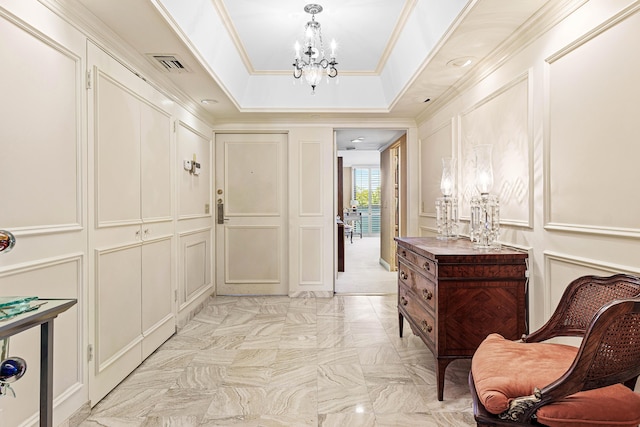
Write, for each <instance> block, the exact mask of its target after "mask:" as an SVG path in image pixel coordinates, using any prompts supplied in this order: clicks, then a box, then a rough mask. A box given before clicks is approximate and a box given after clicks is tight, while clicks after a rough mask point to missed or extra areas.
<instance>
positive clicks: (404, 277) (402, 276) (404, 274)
mask: <svg viewBox="0 0 640 427" xmlns="http://www.w3.org/2000/svg"><path fill="white" fill-rule="evenodd" d="M400 277H401V278H402V280H407V279H408V278H409V276H408V275H407V273H405V272H404V271H402V270H400Z"/></svg>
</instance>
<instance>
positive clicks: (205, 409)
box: [80, 241, 475, 427]
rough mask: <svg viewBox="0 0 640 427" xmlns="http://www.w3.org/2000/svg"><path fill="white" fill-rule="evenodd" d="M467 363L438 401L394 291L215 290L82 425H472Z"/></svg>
mask: <svg viewBox="0 0 640 427" xmlns="http://www.w3.org/2000/svg"><path fill="white" fill-rule="evenodd" d="M355 244H356V243H355V241H354V245H355ZM469 366H470V362H469V361H468V360H458V361H455V362H453V363H452V364H451V365H450V366H449V368H448V369H447V372H446V383H445V389H444V399H445V400H444V401H443V402H439V401H438V400H437V398H436V386H435V372H434V358H433V356H432V354H431V353H430V352H429V350H428V349H427V348H426V347H425V345H424V344H423V343H422V341H421V340H420V339H419V338H417V337H416V336H414V335H413V334H412V333H411V331H410V329H409V327H408V325H405V336H404V337H403V338H399V337H398V314H397V308H396V296H395V295H387V296H335V297H334V298H288V297H217V298H212V299H210V300H209V302H208V304H207V306H206V307H205V308H204V309H203V310H202V311H201V312H200V313H199V314H198V315H197V316H196V317H195V318H194V319H193V320H192V321H191V322H189V323H188V324H187V325H186V326H185V327H184V328H183V329H182V330H181V331H180V332H178V333H177V334H176V335H174V336H173V337H172V338H171V339H169V340H168V341H167V342H166V343H165V344H164V345H162V346H161V347H160V348H159V349H158V350H157V351H156V352H155V353H154V354H152V355H151V356H150V357H149V358H148V359H147V360H146V361H145V362H144V363H143V364H142V365H141V366H140V367H139V368H138V369H137V370H135V371H134V372H133V373H132V374H130V375H129V376H128V377H127V378H126V379H125V380H124V381H123V382H122V383H121V384H120V385H119V386H118V387H116V388H115V389H114V390H113V391H112V392H111V393H110V394H109V395H107V397H106V398H105V399H103V400H102V401H101V402H100V403H98V405H96V406H95V408H94V409H93V411H92V412H91V414H90V416H89V418H87V419H86V420H85V421H84V422H83V423H81V424H80V425H81V426H83V427H95V426H108V427H119V426H126V427H138V426H140V427H141V426H144V427H151V426H180V427H191V426H194V427H195V426H255V427H257V426H336V427H338V426H340V427H343V426H350V427H357V426H371V427H373V426H379V427H382V426H403V427H406V426H418V425H419V426H423V427H445V426H446V427H455V426H459V427H467V426H472V425H475V423H474V422H473V415H472V413H471V399H470V396H469V389H468V386H467V376H468V372H469Z"/></svg>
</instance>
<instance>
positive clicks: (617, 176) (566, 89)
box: [547, 12, 640, 237]
mask: <svg viewBox="0 0 640 427" xmlns="http://www.w3.org/2000/svg"><path fill="white" fill-rule="evenodd" d="M637 52H640V13H638V12H635V13H634V14H632V15H630V16H626V15H622V16H621V17H619V18H617V19H614V20H612V21H610V22H608V23H606V25H604V26H602V27H601V28H597V29H595V30H594V31H593V32H590V33H588V34H586V36H584V37H583V38H580V39H578V40H576V41H574V42H572V43H570V44H568V45H567V47H566V48H564V49H562V50H560V51H559V52H557V53H556V54H554V55H552V56H551V57H549V59H547V62H548V64H549V65H548V70H547V71H548V79H549V82H548V87H549V92H548V94H547V96H548V116H549V119H548V122H549V126H548V129H549V130H548V132H549V133H548V153H547V158H548V160H547V161H548V175H547V197H548V199H547V206H548V208H547V222H548V225H550V226H553V227H558V228H561V229H571V230H574V231H585V232H598V233H603V234H627V235H633V236H636V237H638V236H640V198H639V197H637V196H634V195H636V194H637V185H638V182H640V168H639V167H638V158H640V144H638V135H640V120H638V117H639V114H640V109H639V108H638V99H640V85H639V84H638V72H637V70H638V69H639V68H640V56H639V55H637ZM594 100H595V102H594ZM625 195H626V196H625Z"/></svg>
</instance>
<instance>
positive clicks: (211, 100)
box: [200, 99, 218, 104]
mask: <svg viewBox="0 0 640 427" xmlns="http://www.w3.org/2000/svg"><path fill="white" fill-rule="evenodd" d="M200 102H201V103H203V104H217V103H218V101H217V100H216V99H203V100H201V101H200Z"/></svg>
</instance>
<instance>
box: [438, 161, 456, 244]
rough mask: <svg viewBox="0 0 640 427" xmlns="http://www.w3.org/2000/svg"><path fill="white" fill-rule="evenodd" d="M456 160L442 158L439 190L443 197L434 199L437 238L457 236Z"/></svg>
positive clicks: (445, 238)
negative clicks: (454, 193)
mask: <svg viewBox="0 0 640 427" xmlns="http://www.w3.org/2000/svg"><path fill="white" fill-rule="evenodd" d="M455 170H456V162H455V159H454V158H452V157H444V158H443V159H442V178H441V180H440V191H442V196H443V197H438V198H437V199H436V224H437V226H438V239H441V240H448V239H456V238H458V199H457V198H456V197H455V196H454V195H453V192H454V189H455V176H456V172H455Z"/></svg>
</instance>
